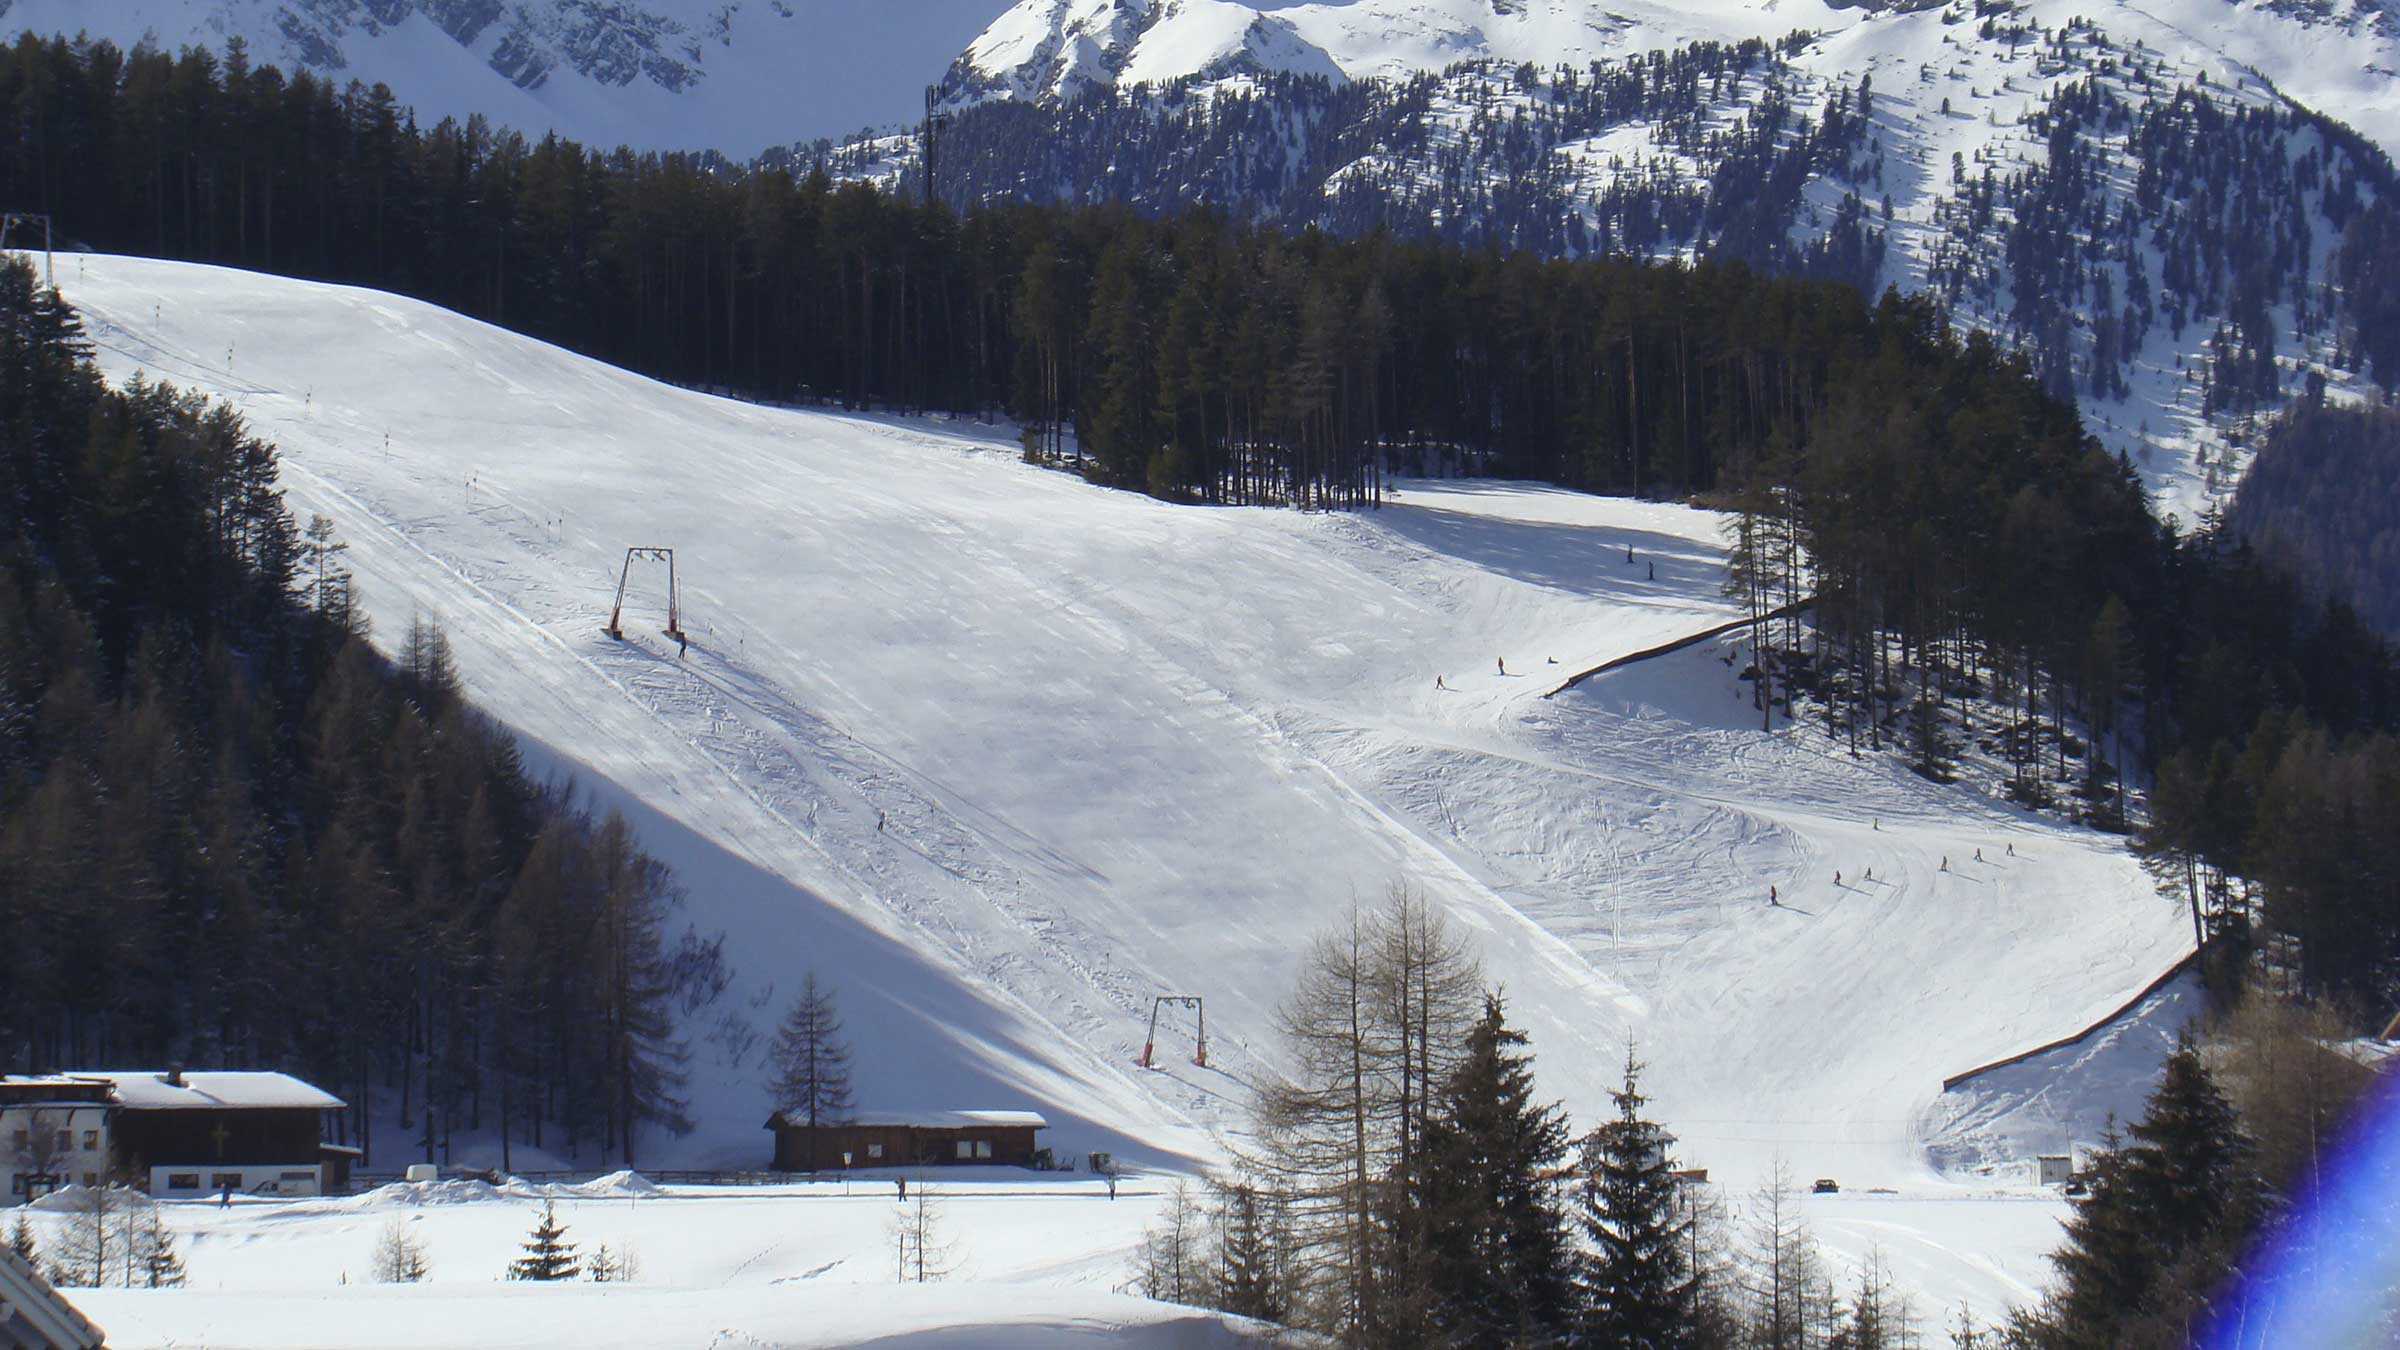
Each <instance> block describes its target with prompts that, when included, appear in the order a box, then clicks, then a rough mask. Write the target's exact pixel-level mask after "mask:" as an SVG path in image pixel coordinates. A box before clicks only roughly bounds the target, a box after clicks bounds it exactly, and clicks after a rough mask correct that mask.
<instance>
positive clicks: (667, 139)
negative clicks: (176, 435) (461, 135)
mask: <svg viewBox="0 0 2400 1350" xmlns="http://www.w3.org/2000/svg"><path fill="white" fill-rule="evenodd" d="M999 7H1000V0H909V4H908V21H907V22H906V23H894V22H892V21H891V11H890V10H888V9H887V8H886V7H885V6H884V5H882V4H881V3H880V0H611V2H610V3H606V4H593V3H587V2H586V0H366V3H364V4H361V3H359V0H107V3H105V4H92V3H89V0H0V33H5V34H6V35H7V36H9V37H11V38H13V37H14V36H15V34H16V33H17V32H19V31H21V30H31V31H34V32H37V33H42V34H45V35H47V34H53V33H63V34H66V35H69V36H73V35H74V34H76V33H78V32H88V33H89V34H90V35H91V36H93V37H96V38H107V39H109V40H110V41H113V42H115V43H117V44H118V45H119V46H124V47H130V46H132V45H133V44H134V43H136V42H140V41H143V40H145V39H147V40H150V41H154V42H156V43H158V44H160V45H161V46H163V47H165V48H166V49H167V50H168V51H170V52H172V51H174V50H177V49H178V48H180V47H183V46H185V45H188V44H199V45H201V46H205V47H208V48H210V49H211V50H213V51H218V52H222V50H223V48H224V45H225V43H226V42H227V41H228V40H229V39H232V38H237V37H238V38H240V39H242V40H243V41H244V42H245V43H247V44H248V47H249V53H250V59H251V60H252V61H253V62H256V63H259V64H266V63H268V62H273V63H274V64H276V65H279V66H281V67H282V68H283V69H284V70H285V71H286V72H287V73H288V72H291V71H295V70H298V69H307V70H310V71H313V72H315V73H316V74H318V75H320V76H323V77H326V78H330V79H332V80H333V81H335V82H336V83H337V84H340V83H347V82H348V81H350V80H353V79H355V80H358V81H361V82H362V83H367V84H373V83H376V82H378V81H380V82H382V83H384V84H387V85H389V86H390V87H391V88H392V90H393V92H394V93H395V94H396V95H397V96H398V97H399V99H400V101H401V102H403V103H406V104H409V105H411V106H413V107H415V108H416V110H417V111H418V113H419V114H420V115H421V116H422V117H423V118H424V120H425V121H426V122H427V123H428V124H430V123H431V122H432V121H434V120H435V119H437V118H440V117H445V116H448V117H457V118H460V119H462V120H463V119H464V118H466V117H467V116H469V115H471V114H476V113H480V114H482V115H484V116H485V117H488V118H490V119H491V120H492V122H493V123H494V124H495V125H500V126H511V127H515V128H517V129H518V130H520V131H523V132H524V133H525V134H526V135H527V136H529V137H534V138H539V137H540V136H541V134H542V133H544V132H546V131H557V132H558V133H559V134H561V135H563V136H566V137H568V138H570V139H574V140H581V141H585V142H588V143H595V144H599V145H612V146H613V145H618V144H629V145H633V146H636V147H638V148H642V149H662V150H716V151H719V152H722V153H724V154H728V155H736V156H748V155H753V154H756V153H757V152H758V151H759V150H761V149H763V148H765V147H766V146H769V145H777V144H782V143H785V142H789V141H793V140H813V139H815V138H816V137H819V136H828V135H841V134H847V133H849V132H852V131H855V130H857V129H858V128H860V127H866V126H876V125H889V124H891V123H894V122H898V121H902V120H904V119H907V118H911V117H913V116H914V115H915V113H916V108H917V106H918V99H917V92H916V91H917V88H918V86H920V85H923V84H925V83H927V82H928V81H930V80H931V79H932V78H933V77H934V76H935V75H936V74H938V73H939V71H940V69H941V63H942V62H943V61H944V60H946V59H947V58H948V57H949V55H950V54H951V53H952V52H954V51H956V50H957V47H958V44H959V43H961V42H963V41H965V40H966V38H967V37H968V36H969V35H970V34H972V33H973V32H974V31H975V29H976V26H977V25H978V24H981V23H983V22H985V21H987V20H989V19H990V18H991V16H992V14H993V12H994V11H995V10H996V9H998V8H999Z"/></svg>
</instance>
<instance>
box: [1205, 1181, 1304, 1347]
mask: <svg viewBox="0 0 2400 1350" xmlns="http://www.w3.org/2000/svg"><path fill="white" fill-rule="evenodd" d="M1282 1211H1283V1198H1282V1197H1281V1196H1279V1195H1273V1194H1267V1195H1262V1194H1260V1192H1259V1190H1258V1188H1257V1187H1256V1186H1252V1185H1249V1184H1247V1183H1236V1184H1234V1185H1231V1186H1227V1187H1225V1188H1224V1190H1223V1191H1222V1193H1221V1195H1220V1199H1219V1209H1218V1221H1217V1269H1216V1291H1215V1293H1216V1298H1215V1302H1216V1306H1217V1307H1218V1308H1220V1309H1222V1310H1224V1311H1226V1312H1229V1313H1233V1314H1235V1315H1236V1316H1240V1317H1255V1318H1257V1319H1258V1320H1260V1321H1262V1322H1283V1321H1287V1320H1289V1319H1290V1317H1291V1315H1292V1299H1291V1288H1290V1284H1289V1282H1288V1280H1287V1279H1286V1277H1285V1275H1284V1270H1283V1260H1282V1255H1283V1246H1284V1242H1285V1239H1286V1238H1287V1237H1288V1234H1287V1233H1286V1232H1285V1230H1284V1226H1283V1222H1282Z"/></svg>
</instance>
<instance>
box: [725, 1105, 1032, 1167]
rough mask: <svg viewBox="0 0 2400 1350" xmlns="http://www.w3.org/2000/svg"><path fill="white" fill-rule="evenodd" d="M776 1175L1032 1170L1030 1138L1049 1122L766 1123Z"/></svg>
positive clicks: (888, 1118) (868, 1118)
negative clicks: (950, 1169)
mask: <svg viewBox="0 0 2400 1350" xmlns="http://www.w3.org/2000/svg"><path fill="white" fill-rule="evenodd" d="M767 1128H768V1129H770V1130H773V1131H774V1132H775V1162H774V1168H775V1170H776V1171H778V1172H808V1171H840V1170H843V1169H845V1168H858V1167H971V1166H975V1165H977V1164H982V1165H986V1166H990V1165H998V1166H1002V1167H1031V1166H1033V1165H1034V1159H1035V1154H1036V1152H1037V1150H1038V1148H1039V1146H1038V1145H1037V1144H1035V1142H1034V1135H1035V1134H1036V1133H1037V1132H1039V1131H1041V1130H1046V1129H1048V1128H1050V1122H1048V1121H1046V1120H1044V1119H1042V1118H1041V1117H1040V1116H1039V1115H1037V1114H1035V1113H1034V1112H1031V1111H900V1112H891V1111H885V1112H874V1113H869V1114H863V1115H858V1116H854V1117H852V1118H851V1119H850V1120H848V1121H845V1122H843V1123H842V1124H839V1125H819V1126H817V1127H816V1128H815V1129H811V1128H809V1126H808V1124H807V1123H806V1122H801V1123H798V1124H795V1123H793V1122H791V1121H789V1120H786V1119H784V1116H783V1113H782V1112H781V1111H778V1112H776V1113H775V1114H774V1115H772V1116H769V1117H767Z"/></svg>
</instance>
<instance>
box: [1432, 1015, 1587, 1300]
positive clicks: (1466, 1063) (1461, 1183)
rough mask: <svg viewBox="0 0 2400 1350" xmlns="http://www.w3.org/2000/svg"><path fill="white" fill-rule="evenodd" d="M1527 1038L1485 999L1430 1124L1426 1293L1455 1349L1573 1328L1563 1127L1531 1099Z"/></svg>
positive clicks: (1557, 1116) (1555, 1113) (1557, 1115)
mask: <svg viewBox="0 0 2400 1350" xmlns="http://www.w3.org/2000/svg"><path fill="white" fill-rule="evenodd" d="M1526 1043H1527V1042H1526V1037H1525V1033H1524V1032H1522V1031H1519V1030H1517V1029H1516V1028H1515V1027H1512V1026H1510V1025H1508V1018H1507V1011H1506V1008H1505V1006H1504V1004H1503V1003H1502V1001H1501V997H1500V995H1498V994H1497V993H1489V994H1486V995H1485V996H1484V1000H1483V1016H1482V1018H1481V1019H1479V1020H1478V1021H1477V1022H1476V1023H1475V1025H1474V1027H1473V1028H1472V1029H1471V1030H1469V1031H1468V1033H1467V1050H1466V1057H1465V1059H1464V1060H1463V1061H1462V1062H1461V1063H1460V1064H1459V1065H1458V1067H1457V1068H1456V1069H1455V1070H1453V1071H1452V1072H1451V1074H1450V1076H1449V1078H1448V1080H1447V1081H1446V1082H1444V1083H1443V1085H1442V1089H1441V1093H1440V1098H1439V1101H1438V1106H1437V1111H1436V1114H1435V1116H1434V1118H1433V1120H1432V1122H1431V1124H1430V1125H1429V1127H1428V1129H1427V1130H1426V1135H1425V1154H1424V1159H1425V1160H1424V1169H1425V1185H1424V1196H1425V1204H1426V1214H1425V1221H1426V1234H1425V1236H1426V1238H1427V1243H1426V1251H1427V1253H1428V1258H1429V1259H1428V1261H1427V1270H1426V1274H1427V1276H1428V1279H1427V1282H1426V1283H1427V1287H1426V1288H1425V1289H1424V1291H1423V1293H1424V1294H1425V1295H1426V1296H1428V1298H1429V1304H1430V1312H1431V1319H1432V1322H1433V1324H1434V1326H1435V1327H1436V1328H1437V1329H1438V1330H1439V1332H1440V1333H1441V1334H1442V1335H1443V1336H1444V1337H1445V1338H1446V1339H1447V1341H1448V1342H1449V1343H1452V1344H1460V1345H1526V1344H1545V1343H1548V1342H1551V1341H1554V1340H1556V1339H1558V1338H1560V1337H1561V1336H1563V1335H1564V1334H1565V1332H1566V1331H1567V1325H1568V1320H1569V1319H1568V1311H1569V1306H1570V1291H1571V1289H1572V1285H1571V1282H1570V1279H1569V1270H1568V1267H1569V1264H1570V1257H1569V1249H1568V1243H1567V1233H1566V1215H1565V1213H1564V1212H1563V1210H1562V1208H1561V1206H1560V1204H1559V1200H1558V1197H1557V1194H1556V1190H1555V1188H1554V1186H1553V1183H1552V1181H1551V1179H1550V1178H1551V1176H1552V1174H1554V1173H1555V1172H1556V1170H1557V1168H1558V1165H1559V1163H1560V1162H1561V1160H1563V1159H1564V1158H1565V1157H1566V1154H1567V1127H1566V1121H1565V1117H1564V1114H1563V1113H1562V1112H1561V1111H1560V1110H1559V1108H1558V1107H1556V1106H1551V1105H1544V1104H1541V1103H1539V1102H1537V1101H1535V1100H1534V1095H1533V1056H1532V1055H1531V1054H1529V1053H1526V1052H1525V1050H1524V1047H1525V1045H1526Z"/></svg>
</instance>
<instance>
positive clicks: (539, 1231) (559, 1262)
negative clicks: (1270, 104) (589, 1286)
mask: <svg viewBox="0 0 2400 1350" xmlns="http://www.w3.org/2000/svg"><path fill="white" fill-rule="evenodd" d="M566 1236H567V1229H566V1226H565V1225H564V1224H561V1223H560V1222H559V1221H558V1205H557V1203H556V1202H555V1201H544V1202H542V1221H541V1222H540V1223H537V1224H535V1225H534V1226H533V1234H532V1236H531V1237H529V1238H527V1239H526V1241H525V1254H524V1255H523V1256H520V1257H518V1258H517V1259H516V1260H514V1261H512V1262H510V1263H509V1266H508V1278H510V1279H512V1280H533V1281H538V1282H542V1283H548V1282H550V1281H553V1280H571V1279H574V1278H575V1277H576V1275H577V1274H579V1273H580V1272H579V1270H578V1268H577V1266H576V1264H575V1244H574V1243H572V1242H568V1241H566V1240H565V1239H566Z"/></svg>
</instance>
